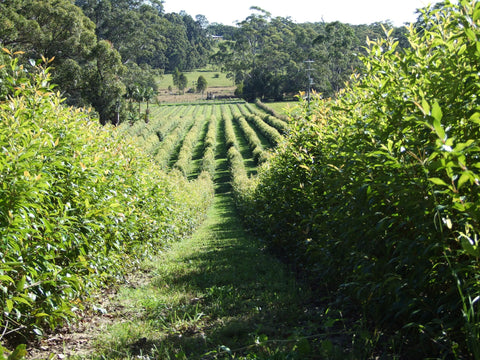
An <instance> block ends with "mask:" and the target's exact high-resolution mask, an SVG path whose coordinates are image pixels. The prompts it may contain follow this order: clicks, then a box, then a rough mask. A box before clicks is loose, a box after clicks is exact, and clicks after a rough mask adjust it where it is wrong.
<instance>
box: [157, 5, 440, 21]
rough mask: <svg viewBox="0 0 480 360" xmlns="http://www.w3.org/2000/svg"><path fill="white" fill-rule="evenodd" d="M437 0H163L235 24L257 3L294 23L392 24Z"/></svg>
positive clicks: (177, 8) (178, 8) (169, 9)
mask: <svg viewBox="0 0 480 360" xmlns="http://www.w3.org/2000/svg"><path fill="white" fill-rule="evenodd" d="M439 1H440V0H298V1H295V0H293V1H292V0H290V1H285V0H233V1H231V0H230V1H229V0H164V8H165V12H167V13H170V12H176V13H178V12H180V11H182V10H184V11H185V12H186V13H187V14H189V15H191V16H192V17H193V18H195V16H196V15H204V16H205V17H206V18H207V20H208V21H209V23H214V22H217V23H222V24H224V25H235V23H236V22H238V21H242V20H245V18H246V17H247V16H249V15H250V14H251V13H252V11H251V10H250V8H251V7H252V6H258V7H260V8H262V9H264V10H266V11H268V12H270V13H271V14H272V16H273V17H276V16H280V17H290V18H291V19H292V20H293V21H294V22H297V23H303V22H321V21H325V22H333V21H340V22H342V23H348V24H352V25H358V24H371V23H374V22H377V21H378V22H381V21H386V20H390V21H391V22H392V23H393V25H394V26H402V25H403V24H404V23H410V22H414V21H415V20H416V19H417V16H416V15H415V10H416V9H418V8H423V7H424V6H426V5H428V4H434V3H436V2H439Z"/></svg>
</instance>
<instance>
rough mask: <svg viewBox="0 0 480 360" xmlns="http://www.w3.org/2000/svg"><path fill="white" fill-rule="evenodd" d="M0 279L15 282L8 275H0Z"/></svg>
mask: <svg viewBox="0 0 480 360" xmlns="http://www.w3.org/2000/svg"><path fill="white" fill-rule="evenodd" d="M0 281H7V282H11V283H12V284H15V281H13V279H12V278H11V277H10V276H8V275H0Z"/></svg>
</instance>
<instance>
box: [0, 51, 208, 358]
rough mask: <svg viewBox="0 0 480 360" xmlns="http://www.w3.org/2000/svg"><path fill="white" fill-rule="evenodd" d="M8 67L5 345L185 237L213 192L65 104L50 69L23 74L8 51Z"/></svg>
mask: <svg viewBox="0 0 480 360" xmlns="http://www.w3.org/2000/svg"><path fill="white" fill-rule="evenodd" d="M5 65H6V66H5V67H4V70H5V69H7V70H6V73H7V76H6V77H4V78H1V80H2V81H5V82H7V83H8V84H9V85H10V87H11V97H9V98H8V99H2V102H1V103H0V149H1V151H0V169H1V173H0V174H1V176H0V238H1V239H2V241H1V242H0V306H1V309H2V312H1V314H0V341H1V342H2V343H3V342H4V341H5V340H6V339H11V338H16V340H17V341H18V340H21V341H25V339H28V338H30V337H31V336H34V335H41V334H42V332H43V331H44V329H45V328H50V329H54V328H56V327H57V326H59V325H61V324H62V323H64V322H68V321H70V320H71V319H72V318H74V317H75V315H76V313H77V312H78V311H79V310H81V309H82V308H83V307H84V306H85V301H86V299H87V298H88V297H89V296H90V295H91V294H92V292H95V291H96V289H98V288H99V287H104V286H107V285H110V284H111V282H112V281H114V280H115V279H117V278H122V274H124V273H125V272H126V271H128V270H129V269H131V268H132V266H134V265H135V264H136V263H137V261H138V259H139V258H141V257H142V256H143V255H144V254H145V253H146V252H148V251H157V250H158V249H160V248H162V247H163V246H164V244H165V243H167V242H169V241H174V240H176V239H178V238H179V237H181V236H184V235H186V234H188V233H190V232H191V231H192V230H193V228H195V226H196V225H197V224H198V223H199V221H201V220H202V218H203V216H204V214H205V212H206V208H207V207H208V205H209V204H210V203H211V199H212V198H213V184H212V182H211V180H210V179H209V178H208V177H205V176H203V177H201V178H199V179H198V180H197V181H195V182H188V181H187V180H186V179H184V178H183V177H182V176H179V175H178V174H166V173H164V172H162V171H161V170H160V169H159V168H158V166H155V165H154V164H153V163H152V162H151V160H150V159H149V158H148V157H147V156H146V155H145V154H143V153H142V152H141V151H140V150H139V149H138V148H137V147H136V146H134V145H133V144H132V142H127V141H125V140H123V139H121V138H120V137H119V136H117V133H116V132H115V131H113V129H112V128H109V127H100V126H99V125H98V123H99V122H98V119H92V118H91V117H90V114H89V113H88V112H86V111H84V110H79V109H72V108H67V107H66V106H63V105H62V103H61V102H62V100H61V99H60V97H59V94H55V93H53V92H52V87H51V86H50V85H49V84H48V80H49V77H48V70H47V69H44V68H40V67H36V68H35V69H34V70H32V73H30V74H28V73H27V72H26V70H25V69H24V68H22V67H20V66H18V65H17V62H16V60H15V59H14V58H12V59H11V61H10V62H9V63H7V64H5ZM1 67H2V65H1V64H0V69H1ZM0 352H2V350H1V346H0Z"/></svg>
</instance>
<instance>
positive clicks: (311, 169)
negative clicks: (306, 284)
mask: <svg viewBox="0 0 480 360" xmlns="http://www.w3.org/2000/svg"><path fill="white" fill-rule="evenodd" d="M408 30H409V35H408V39H409V41H410V45H411V47H410V48H408V49H405V50H401V51H398V50H397V48H398V42H397V41H396V40H395V39H394V38H392V37H391V32H387V33H386V38H385V39H379V40H376V41H369V49H368V55H367V56H366V57H365V58H363V59H362V60H363V62H364V67H365V74H363V75H362V76H358V77H352V79H351V82H350V83H349V84H348V86H346V88H345V89H344V91H342V92H341V93H339V94H338V96H337V97H336V98H335V99H322V98H321V97H320V96H314V97H313V101H311V102H310V103H307V102H304V103H303V106H301V107H298V108H297V109H296V110H294V112H293V113H292V114H291V116H292V118H293V119H294V121H291V128H290V129H289V136H288V138H287V140H286V141H285V145H282V146H281V148H280V149H279V151H277V152H276V153H275V154H274V155H273V156H272V157H271V158H270V160H269V164H268V167H263V168H261V170H260V171H259V176H258V177H257V178H256V180H255V181H254V183H253V184H250V186H246V187H240V188H239V189H236V190H239V191H238V194H237V196H236V198H237V202H238V206H239V209H241V210H242V212H243V215H244V218H245V220H246V222H247V223H248V225H249V227H250V228H251V229H253V230H254V231H255V232H257V234H258V235H259V236H260V237H261V238H262V239H264V240H265V241H266V243H267V244H268V245H269V246H270V248H271V249H273V250H274V251H276V252H277V253H279V254H281V255H282V256H283V257H284V258H288V259H289V260H290V261H291V263H292V264H294V266H295V267H296V269H297V270H298V271H300V272H301V273H302V274H303V275H304V276H305V277H307V278H309V279H310V281H311V283H312V284H313V285H314V286H315V287H316V288H318V290H319V292H320V293H321V294H323V295H325V294H328V295H326V296H327V297H328V299H327V300H329V301H328V307H329V316H332V318H331V319H333V320H335V322H336V323H337V322H338V324H340V323H342V326H344V327H345V328H348V329H351V331H352V334H354V335H352V340H351V343H350V344H349V343H348V342H347V344H346V345H347V346H349V345H353V344H355V345H356V346H357V347H362V349H361V352H359V353H358V355H357V356H353V357H354V358H405V359H424V358H440V359H450V358H451V359H454V358H458V359H480V340H479V339H480V240H479V239H480V173H479V171H480V97H479V93H480V78H479V74H480V2H478V1H467V0H460V1H458V4H451V3H450V2H446V4H444V6H443V7H442V8H440V9H436V10H433V11H432V13H430V14H428V16H427V15H426V16H425V18H424V26H422V27H419V28H416V27H414V26H411V27H410V28H409V29H408ZM257 105H260V106H264V105H263V104H261V103H257ZM246 118H247V119H248V116H246ZM272 124H273V122H272V123H270V125H272ZM226 126H227V127H228V126H229V125H228V124H226ZM277 129H279V128H277ZM256 145H258V143H256ZM231 159H232V160H231V161H232V164H234V163H235V164H237V162H236V160H235V159H236V155H235V154H233V153H232V156H231ZM232 166H233V165H232ZM236 166H237V165H235V167H236ZM239 169H240V167H239ZM237 173H238V174H241V173H242V171H241V170H238V172H237ZM239 176H242V175H239ZM345 319H349V320H347V321H345ZM338 324H337V325H338ZM344 335H345V336H346V335H347V334H344ZM358 345H359V346H358ZM339 347H340V346H339ZM340 348H341V347H340Z"/></svg>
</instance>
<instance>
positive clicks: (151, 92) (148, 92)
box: [143, 87, 157, 123]
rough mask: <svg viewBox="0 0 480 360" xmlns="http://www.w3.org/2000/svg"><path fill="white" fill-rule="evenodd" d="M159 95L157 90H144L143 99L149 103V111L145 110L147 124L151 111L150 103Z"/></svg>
mask: <svg viewBox="0 0 480 360" xmlns="http://www.w3.org/2000/svg"><path fill="white" fill-rule="evenodd" d="M156 95H157V92H156V91H155V89H153V88H151V87H149V88H144V90H143V99H144V100H145V102H146V103H147V110H145V122H146V123H148V121H149V119H148V115H149V114H150V109H149V108H148V105H149V103H150V101H151V100H152V99H153V98H154V97H155V96H156Z"/></svg>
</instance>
